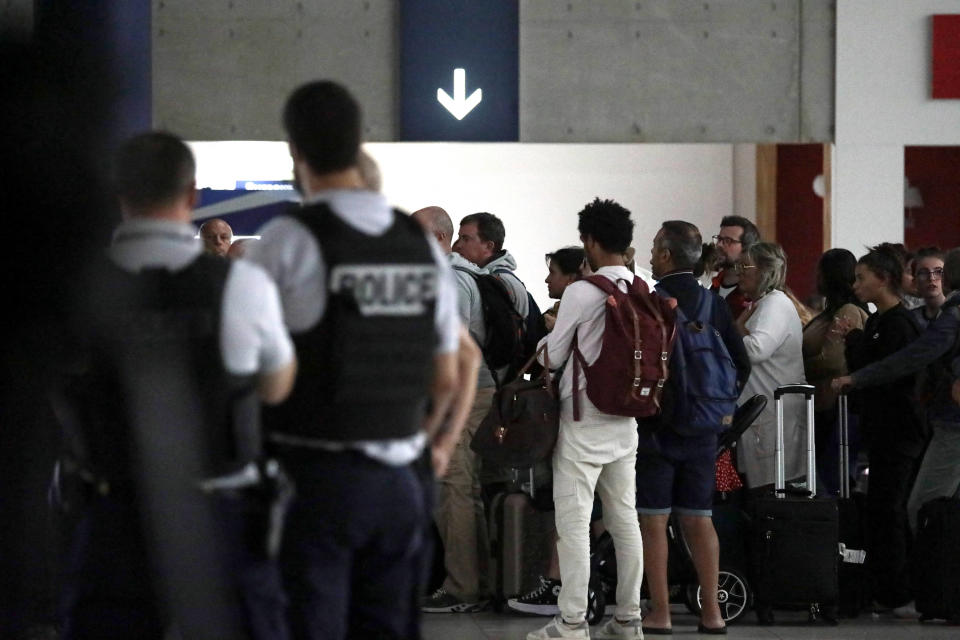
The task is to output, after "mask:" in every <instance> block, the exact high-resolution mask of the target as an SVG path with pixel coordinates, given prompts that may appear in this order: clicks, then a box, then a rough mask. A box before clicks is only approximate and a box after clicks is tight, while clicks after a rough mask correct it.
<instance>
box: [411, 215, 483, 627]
mask: <svg viewBox="0 0 960 640" xmlns="http://www.w3.org/2000/svg"><path fill="white" fill-rule="evenodd" d="M413 218H414V219H415V220H416V221H417V222H419V223H420V224H421V225H422V226H423V227H424V229H426V230H427V232H428V233H430V234H431V235H432V236H433V237H434V238H436V240H437V243H438V244H439V245H440V248H441V249H443V251H444V252H445V253H446V254H447V256H449V258H450V266H452V267H453V269H454V275H456V277H457V311H458V312H459V314H460V319H461V320H462V322H463V324H464V326H466V328H467V329H468V331H469V333H470V336H471V337H472V338H473V340H474V341H475V342H476V343H477V344H481V345H482V344H483V341H484V338H485V337H486V326H485V325H484V322H483V304H482V302H481V300H480V291H479V289H478V288H477V283H476V281H475V280H474V278H473V276H472V275H470V273H469V272H472V273H477V274H480V273H486V270H485V269H482V268H481V267H478V266H477V265H475V264H473V263H472V262H469V261H467V259H466V258H464V257H463V256H461V255H460V254H458V253H454V252H453V251H452V245H453V222H452V221H451V220H450V216H449V215H447V212H446V211H444V210H443V208H441V207H436V206H431V207H424V208H423V209H420V210H419V211H415V212H414V213H413ZM475 371H476V372H475V373H474V374H473V375H472V380H471V384H474V385H476V394H475V396H474V399H473V403H472V405H471V407H470V411H469V414H468V416H467V420H466V424H465V425H464V428H463V430H462V431H461V432H460V433H458V434H456V435H457V442H455V443H451V442H449V441H443V440H442V439H441V440H440V443H439V444H440V445H441V446H439V447H437V448H438V449H445V448H447V447H448V446H449V445H450V444H453V445H454V446H453V447H452V451H451V455H450V458H449V461H448V462H447V468H446V473H444V474H442V475H441V476H440V483H439V485H440V486H439V492H438V494H437V505H436V507H435V509H434V518H435V520H436V523H437V529H438V530H439V531H440V538H441V539H442V540H443V546H444V564H445V565H446V569H447V576H446V579H445V580H444V583H443V588H442V589H439V590H437V591H436V592H435V593H434V594H433V595H431V596H428V597H426V598H424V599H423V602H422V608H423V611H425V612H427V613H452V612H469V611H474V610H477V609H482V608H483V606H484V605H485V604H486V598H487V595H488V594H486V593H484V592H483V585H482V580H481V574H482V572H483V571H484V568H483V565H482V563H481V558H486V557H487V556H488V555H489V541H488V539H487V536H486V533H485V532H486V521H485V519H484V518H483V502H482V500H481V496H480V493H479V491H478V490H476V488H477V487H479V486H480V484H479V471H480V466H479V464H478V459H477V454H476V453H474V452H473V451H472V450H471V449H470V441H471V440H472V439H473V434H474V433H476V431H477V427H479V426H480V422H481V421H482V420H483V418H484V417H485V416H486V415H487V412H488V411H489V410H490V404H491V402H492V401H493V393H494V391H495V389H496V387H495V383H494V380H493V376H492V375H491V373H490V369H489V368H488V367H486V366H481V367H479V370H475ZM448 438H449V439H450V440H452V439H453V437H452V436H448Z"/></svg>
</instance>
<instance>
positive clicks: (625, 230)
mask: <svg viewBox="0 0 960 640" xmlns="http://www.w3.org/2000/svg"><path fill="white" fill-rule="evenodd" d="M579 216H580V223H579V225H578V229H579V231H580V238H581V240H582V241H583V248H584V251H585V252H586V256H587V261H588V262H589V264H590V268H591V269H592V270H593V273H594V275H600V276H603V277H605V278H609V279H610V280H612V281H614V282H617V281H619V280H626V281H627V282H632V281H633V278H634V275H633V274H632V273H631V272H630V270H629V269H627V268H626V266H624V253H625V252H626V249H627V247H628V246H629V245H630V241H631V240H632V238H633V221H632V220H630V212H629V211H627V210H626V209H624V208H623V207H621V206H620V205H618V204H617V203H615V202H613V201H611V200H604V201H600V200H599V199H597V200H594V201H593V202H592V203H590V204H588V205H587V206H586V207H585V208H584V209H583V211H581V212H580V214H579ZM606 297H607V296H606V294H605V293H604V292H603V291H602V290H600V289H599V288H597V287H596V286H594V285H593V284H591V283H589V282H582V281H581V282H574V283H573V284H571V285H570V286H568V287H567V289H566V290H565V291H564V294H563V304H562V305H560V310H559V312H558V314H557V321H556V324H555V325H554V328H553V331H552V332H551V333H550V334H549V335H548V336H547V337H545V338H544V339H543V340H541V341H540V346H541V347H542V346H546V352H547V354H548V356H549V360H550V365H551V366H552V367H556V366H559V365H560V364H562V363H563V362H565V361H566V360H567V359H568V358H569V357H570V355H571V353H572V350H573V339H574V336H576V338H577V340H578V343H579V349H580V351H581V352H582V354H583V357H584V359H585V360H586V363H587V365H590V364H592V363H593V362H594V361H595V360H596V359H597V357H598V356H599V355H600V348H601V342H602V338H603V331H604V325H605V309H604V302H605V300H606ZM541 362H544V360H543V359H542V358H541ZM573 371H574V367H572V366H568V367H567V368H566V369H565V370H564V372H563V376H562V378H561V380H560V401H561V410H560V433H559V437H558V439H557V446H556V449H555V450H554V453H553V501H554V506H555V507H556V528H557V536H558V542H557V553H558V555H559V558H560V576H561V580H562V587H561V590H560V596H559V598H558V605H559V607H560V615H559V616H557V617H556V618H554V619H553V620H552V621H551V622H550V623H548V624H547V625H546V626H545V627H543V628H542V629H538V630H537V631H534V632H531V633H530V634H529V635H528V636H527V638H528V640H547V639H548V638H589V637H590V631H589V627H588V625H587V622H586V614H587V585H588V582H589V579H590V539H589V527H590V514H591V511H592V509H593V495H594V491H596V492H597V493H598V494H599V495H600V500H601V502H602V503H603V520H604V524H605V525H606V527H607V530H608V531H609V532H610V535H611V536H613V539H614V545H615V547H616V552H617V578H618V580H617V608H616V612H615V615H614V618H613V619H612V620H610V621H609V622H608V623H607V624H606V625H604V626H603V627H602V628H601V629H600V630H599V631H598V632H597V633H595V634H594V637H595V638H642V637H643V631H642V628H641V623H640V582H641V580H642V577H643V544H642V542H641V539H640V527H639V524H638V521H637V512H636V505H635V495H636V477H635V469H634V468H635V463H636V457H637V423H636V421H635V420H634V419H633V418H630V417H622V416H613V415H609V414H604V413H601V412H600V411H599V410H598V409H597V408H596V407H595V406H594V405H593V403H592V402H590V399H589V398H588V397H587V394H586V385H583V386H581V387H580V390H579V395H580V398H579V405H580V408H581V419H580V420H579V421H575V420H574V417H573V414H574V411H573ZM582 382H583V380H582V379H581V383H582Z"/></svg>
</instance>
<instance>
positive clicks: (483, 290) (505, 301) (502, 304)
mask: <svg viewBox="0 0 960 640" xmlns="http://www.w3.org/2000/svg"><path fill="white" fill-rule="evenodd" d="M454 268H455V269H457V270H458V271H463V272H464V273H469V274H470V275H471V276H473V279H474V281H475V282H476V283H477V289H478V290H479V291H480V302H481V305H482V307H483V324H484V325H485V328H486V336H485V338H484V340H483V344H481V345H480V350H481V351H483V360H484V362H486V364H487V366H488V367H489V368H490V370H491V371H496V370H499V369H502V368H503V367H507V366H510V367H511V368H512V366H513V365H515V364H516V363H517V362H521V363H522V362H523V356H524V353H525V349H524V336H525V335H526V333H527V328H526V319H525V318H523V316H521V315H520V314H519V313H518V312H517V309H516V307H514V306H513V299H512V298H511V297H510V292H509V291H508V290H507V286H506V285H505V284H504V283H503V282H502V281H501V280H500V278H499V277H497V276H496V275H494V274H492V273H475V272H473V271H470V270H468V269H464V268H462V267H454ZM520 366H523V365H522V364H521V365H520ZM518 369H519V367H518Z"/></svg>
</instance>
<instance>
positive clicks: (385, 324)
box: [269, 204, 439, 442]
mask: <svg viewBox="0 0 960 640" xmlns="http://www.w3.org/2000/svg"><path fill="white" fill-rule="evenodd" d="M293 215H294V217H295V218H296V219H297V220H298V221H300V222H301V223H302V224H303V225H304V226H306V227H307V228H308V229H309V230H310V232H311V233H312V234H313V235H314V237H315V238H316V240H317V243H318V244H319V246H320V251H321V253H322V257H323V261H324V264H325V265H326V274H327V279H326V289H327V302H326V308H325V311H324V314H323V318H322V319H321V320H320V321H319V322H318V323H317V324H316V325H315V326H314V327H312V328H310V329H309V330H307V331H306V332H304V333H301V334H298V335H294V336H293V342H294V344H295V345H296V349H297V359H298V374H297V381H296V384H295V386H294V389H293V392H292V393H291V395H290V398H289V399H288V400H287V401H286V402H285V403H284V404H283V405H281V406H280V407H278V408H277V409H276V410H275V411H272V412H271V414H272V416H271V420H270V423H269V427H270V429H271V430H272V431H276V432H277V433H279V434H283V435H287V436H295V437H300V438H308V439H320V440H329V441H345V442H349V441H356V440H385V439H395V438H405V437H409V436H411V435H413V434H415V433H416V432H417V431H418V430H419V429H420V427H421V421H422V419H423V416H424V411H425V408H426V402H427V391H428V387H429V385H430V382H431V376H432V372H433V354H434V351H435V346H436V344H437V331H436V328H435V320H434V309H435V306H436V298H437V279H438V275H439V270H438V267H437V263H436V261H435V260H434V258H433V255H432V253H431V251H430V246H429V245H428V244H427V240H426V237H425V236H424V232H423V229H422V228H421V227H420V226H419V224H418V223H417V222H416V221H415V220H413V219H411V218H409V217H408V216H406V215H404V214H402V213H400V212H397V211H395V212H394V221H393V224H392V225H391V226H390V228H389V229H388V230H387V232H386V233H384V234H382V235H380V236H369V235H366V234H364V233H361V232H360V231H357V230H356V229H354V228H353V227H351V226H349V225H348V224H347V223H345V222H343V221H342V220H341V219H340V218H338V217H337V216H336V215H335V214H334V213H333V212H332V211H331V210H330V208H329V207H328V206H327V205H326V204H316V205H311V206H308V207H305V208H303V209H301V210H299V211H298V212H296V213H295V214H293Z"/></svg>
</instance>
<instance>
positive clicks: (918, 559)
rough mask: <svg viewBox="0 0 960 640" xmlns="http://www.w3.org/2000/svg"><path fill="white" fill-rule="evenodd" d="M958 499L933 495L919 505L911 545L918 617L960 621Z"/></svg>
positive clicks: (959, 510)
mask: <svg viewBox="0 0 960 640" xmlns="http://www.w3.org/2000/svg"><path fill="white" fill-rule="evenodd" d="M957 540H960V500H958V499H957V498H936V499H934V500H931V501H929V502H927V503H925V504H924V505H923V506H922V507H920V513H919V514H918V515H917V538H916V540H915V541H914V544H913V549H914V552H913V567H912V569H913V587H914V589H915V595H916V601H917V611H919V612H920V615H921V620H931V619H933V618H942V619H944V620H948V621H950V622H953V623H960V546H958V544H957Z"/></svg>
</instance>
